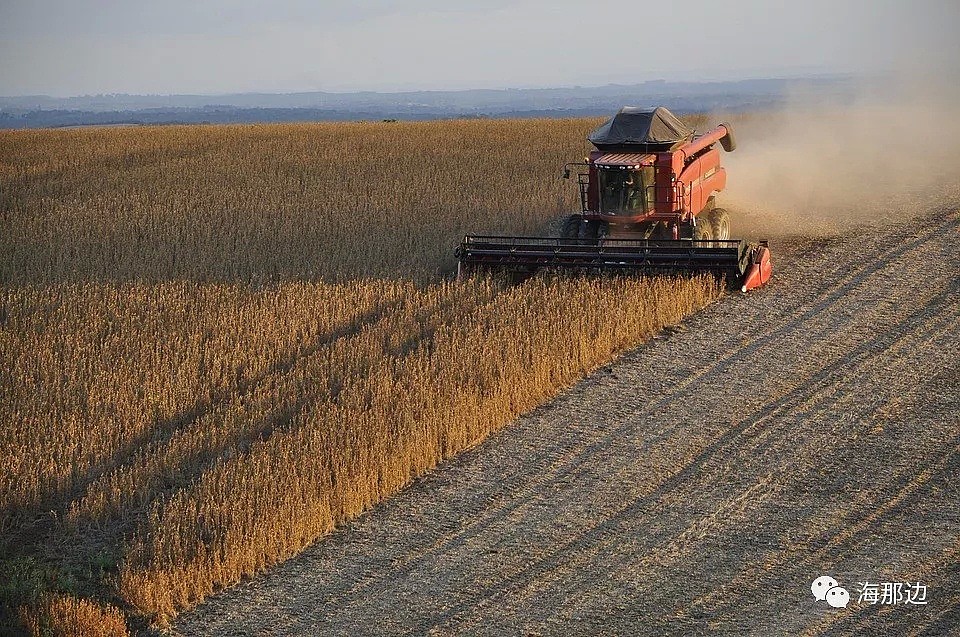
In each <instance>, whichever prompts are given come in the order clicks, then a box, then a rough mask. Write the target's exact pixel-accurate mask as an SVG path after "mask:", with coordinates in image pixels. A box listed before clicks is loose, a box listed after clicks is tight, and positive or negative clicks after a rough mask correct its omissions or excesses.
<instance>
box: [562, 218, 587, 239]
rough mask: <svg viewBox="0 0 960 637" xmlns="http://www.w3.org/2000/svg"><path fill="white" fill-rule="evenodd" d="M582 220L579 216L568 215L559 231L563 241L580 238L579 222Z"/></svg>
mask: <svg viewBox="0 0 960 637" xmlns="http://www.w3.org/2000/svg"><path fill="white" fill-rule="evenodd" d="M582 220H583V217H582V216H581V215H570V216H569V217H567V219H566V220H565V221H564V222H563V227H562V228H561V229H560V236H561V237H562V238H564V239H576V238H578V237H579V236H580V222H581V221H582Z"/></svg>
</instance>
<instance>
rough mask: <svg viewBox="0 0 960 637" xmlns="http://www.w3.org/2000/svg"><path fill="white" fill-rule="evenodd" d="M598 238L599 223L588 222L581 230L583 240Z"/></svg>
mask: <svg viewBox="0 0 960 637" xmlns="http://www.w3.org/2000/svg"><path fill="white" fill-rule="evenodd" d="M599 236H600V222H599V221H588V222H587V223H586V224H585V225H584V228H583V238H584V239H597V238H598V237H599Z"/></svg>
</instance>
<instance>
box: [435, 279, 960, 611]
mask: <svg viewBox="0 0 960 637" xmlns="http://www.w3.org/2000/svg"><path fill="white" fill-rule="evenodd" d="M957 291H958V290H956V289H948V290H947V291H946V292H944V293H942V294H940V295H938V296H936V297H934V299H932V300H931V302H930V303H928V304H927V305H924V306H922V307H920V308H917V309H916V310H914V311H913V312H911V313H910V314H909V315H908V317H907V318H906V319H904V320H903V321H901V322H900V323H899V324H898V325H897V326H896V328H895V329H894V333H895V334H896V337H895V338H894V339H893V340H892V342H890V343H889V347H888V349H892V348H893V347H894V346H897V347H900V348H907V347H910V346H913V345H914V344H913V342H912V340H915V339H911V338H910V337H911V336H915V334H913V331H912V329H910V328H912V327H914V326H915V324H916V320H917V318H918V317H923V316H925V315H927V314H928V313H929V312H931V311H936V310H938V309H941V308H943V307H946V306H948V303H949V302H950V301H952V300H955V299H957V298H958V294H957ZM958 315H960V313H958V312H956V311H955V312H954V313H953V314H952V315H950V316H948V317H946V318H942V319H941V320H940V321H939V322H940V323H948V322H955V321H956V318H957V316H958ZM933 329H936V326H933ZM921 338H922V336H921ZM890 340H891V339H890V332H885V333H883V334H880V335H878V336H877V337H876V338H875V339H873V340H872V341H869V342H867V343H865V344H863V345H861V346H859V347H858V348H857V349H856V350H854V351H853V352H851V353H849V354H848V355H847V356H846V357H845V358H847V360H846V361H845V363H846V364H847V365H849V368H850V369H851V370H852V371H853V372H854V373H857V372H860V371H861V370H860V367H861V366H862V367H866V368H869V367H870V366H875V364H876V363H877V361H876V359H872V358H866V354H867V353H869V352H872V351H874V349H875V347H876V345H877V343H880V342H883V341H890ZM857 380H858V379H857V378H850V377H846V376H838V375H837V374H835V373H834V372H833V371H832V370H830V369H824V370H822V371H821V372H820V373H818V374H816V375H815V376H814V377H812V378H810V379H807V380H806V381H805V382H804V383H803V384H802V385H801V386H800V387H798V388H797V389H796V390H794V392H791V395H789V396H786V397H784V398H783V399H781V400H780V401H778V402H777V403H776V404H774V405H771V406H769V407H765V408H763V409H761V410H759V412H757V413H756V414H755V415H753V416H751V417H748V418H747V419H746V420H745V422H744V424H743V425H741V426H738V427H735V428H732V429H730V430H728V432H726V433H725V434H724V435H723V436H721V438H720V439H718V440H717V441H716V443H714V444H711V445H709V446H708V447H707V448H706V449H705V450H704V451H703V453H702V454H701V455H700V456H698V457H697V459H696V460H695V461H694V462H693V463H690V464H688V465H687V466H685V467H683V468H682V469H681V470H680V471H679V472H677V473H675V474H674V475H672V476H671V477H670V479H669V480H668V481H667V482H665V483H662V484H661V485H660V486H658V488H657V489H655V490H654V491H653V492H651V493H650V494H648V495H644V496H641V498H638V499H637V500H635V501H634V502H633V503H631V504H630V505H629V506H628V507H625V508H624V509H623V510H622V511H620V512H619V513H617V514H614V515H613V516H611V517H610V518H608V519H607V520H605V521H604V523H603V524H602V525H599V526H598V527H595V528H593V529H590V530H589V531H588V532H587V533H584V534H582V535H580V536H578V537H576V538H574V539H573V540H571V541H570V542H569V543H568V544H566V545H564V546H562V547H560V548H559V549H558V550H556V551H553V552H550V553H549V554H548V555H547V556H546V557H545V558H544V559H543V560H541V561H540V562H538V563H537V564H535V565H534V566H532V567H530V568H529V569H528V571H527V572H524V573H522V574H521V575H522V577H519V576H518V577H516V578H512V579H511V580H508V581H507V582H503V583H500V584H498V585H497V588H496V590H493V591H491V592H490V593H489V594H488V595H487V596H486V597H481V598H480V599H479V600H473V601H472V602H471V606H470V607H469V610H471V611H472V612H473V614H474V616H475V617H477V619H478V620H479V619H480V616H479V615H478V611H480V610H482V609H483V608H484V607H485V606H487V605H491V604H496V603H497V602H498V601H499V600H501V599H503V598H505V597H507V596H516V594H517V593H518V591H520V590H522V589H524V588H527V587H531V586H535V585H536V584H537V582H539V581H542V580H546V579H549V575H550V574H551V573H552V571H555V570H557V569H559V568H563V569H567V570H571V569H576V568H577V567H578V565H580V564H581V563H586V562H589V561H591V560H592V559H594V558H595V556H596V555H598V554H602V553H603V552H604V551H606V550H608V549H610V548H611V547H612V545H613V544H615V543H616V542H618V541H619V538H620V537H622V533H621V532H620V530H619V529H618V525H619V523H620V522H621V521H622V518H624V517H633V516H636V515H640V514H649V513H650V512H651V509H652V507H653V505H655V504H656V503H657V501H658V500H660V499H661V497H663V496H666V495H668V494H670V493H672V492H673V491H674V490H675V489H677V488H680V487H682V486H684V485H688V484H690V483H696V482H695V481H697V479H698V478H701V476H703V474H704V471H705V470H706V468H707V466H708V465H710V464H712V463H715V456H720V457H722V456H723V455H726V456H727V458H728V459H729V458H730V456H731V455H733V453H743V452H747V453H748V454H749V455H750V456H751V457H755V455H756V454H757V453H761V454H762V455H761V457H765V456H766V455H768V454H769V453H770V452H771V451H775V450H777V448H778V447H786V446H790V445H793V444H794V443H795V442H796V438H797V436H798V435H799V434H800V433H801V432H803V431H804V430H802V429H798V430H795V431H794V435H793V437H792V438H783V437H779V436H775V435H774V432H776V433H777V434H780V433H782V432H781V431H780V430H777V429H774V428H767V429H761V430H760V433H759V434H758V435H757V436H755V437H752V438H750V439H748V440H746V441H744V442H747V443H748V445H747V446H741V445H740V442H741V440H740V439H741V438H744V437H745V436H746V435H747V434H748V432H749V431H750V430H753V429H757V428H759V427H760V426H761V425H763V424H764V423H766V422H767V421H769V420H770V419H771V418H772V417H773V416H775V415H777V414H781V413H784V412H786V411H787V410H797V409H799V408H800V407H801V406H802V405H803V404H804V403H809V404H810V405H811V406H810V407H809V408H806V409H805V412H804V413H811V412H812V411H813V410H814V409H815V408H816V407H817V406H818V403H821V402H823V401H826V400H830V399H832V401H831V402H830V404H828V405H826V406H819V409H820V410H821V411H827V410H828V409H829V407H830V406H833V405H834V404H836V403H838V402H840V401H841V400H843V396H842V395H839V392H840V390H841V389H842V388H843V386H844V385H851V384H853V383H856V382H857ZM828 389H830V390H831V391H832V395H831V396H824V395H823V394H824V392H825V391H827V390H828ZM808 430H809V428H808ZM771 438H772V440H770V439H771ZM768 441H769V444H766V443H767V442H768ZM764 446H766V449H762V448H763V447H764ZM804 451H806V454H805V455H796V456H794V457H793V458H791V459H790V465H791V466H790V467H789V470H790V471H791V472H792V473H794V474H795V473H797V472H799V471H800V470H802V469H803V467H802V466H799V465H801V463H802V462H803V461H805V460H807V459H808V458H809V456H810V454H812V453H816V448H811V447H810V446H807V447H805V448H804ZM730 462H732V460H728V461H727V464H726V465H722V464H721V465H720V466H718V468H717V469H716V470H715V471H711V472H710V474H711V475H712V474H718V475H722V474H724V473H729V471H730V466H729V464H730ZM763 464H765V466H773V467H775V468H774V469H772V470H771V471H770V472H768V473H767V474H766V475H764V476H762V477H760V478H759V480H758V481H757V483H756V484H754V485H752V486H750V487H748V488H747V489H746V491H744V492H743V494H742V495H740V496H738V497H737V498H735V499H734V500H732V501H729V502H722V503H721V506H720V509H719V510H718V511H717V514H716V515H715V516H713V517H711V518H700V519H697V520H694V521H693V522H692V524H691V525H690V526H688V527H687V528H686V529H684V530H682V531H680V532H679V535H677V537H676V538H675V539H672V540H671V539H669V538H666V539H665V540H664V541H663V542H662V543H661V542H659V541H654V542H653V546H654V548H653V549H652V550H651V552H650V553H649V554H648V555H647V556H646V558H645V560H644V561H643V562H641V563H637V564H634V566H641V567H642V565H643V563H644V562H646V563H650V562H656V563H659V564H661V565H662V564H665V563H667V562H668V561H671V560H675V559H676V558H678V557H679V556H680V555H681V553H680V552H679V551H682V550H683V543H684V541H685V540H687V539H688V538H689V537H695V536H696V535H697V534H698V533H702V532H703V531H704V529H705V528H707V526H710V525H714V526H722V525H723V524H724V523H726V522H728V521H729V519H728V516H731V515H733V514H735V513H743V512H744V511H745V509H746V508H747V507H748V506H749V505H753V504H758V503H761V502H763V501H764V499H765V498H766V497H769V496H770V495H772V494H771V493H756V491H757V489H758V488H759V487H761V486H768V485H770V484H771V483H772V482H773V481H774V480H773V479H774V473H776V474H777V480H776V481H777V482H782V481H784V479H785V478H784V474H785V473H786V471H787V470H788V467H786V466H784V465H783V464H782V463H781V464H775V463H769V464H768V463H763ZM701 479H702V478H701ZM614 480H616V477H615V478H614ZM693 490H694V493H693V494H690V497H696V489H693ZM702 493H706V492H702ZM748 496H749V497H748ZM731 504H736V505H737V506H735V507H734V506H731ZM720 513H723V514H724V515H723V516H720V515H719V514H720ZM687 548H689V547H687ZM590 594H592V591H590V592H584V595H590ZM566 601H567V602H568V603H569V602H575V601H577V596H574V597H573V598H572V599H569V600H566ZM466 610H468V606H463V607H460V608H457V609H453V610H451V611H449V612H448V613H447V614H446V615H445V617H443V618H441V620H447V621H449V620H451V619H453V618H455V617H456V616H457V615H458V614H461V613H463V612H465V611H466ZM470 626H471V624H470V623H469V622H468V623H466V624H458V625H457V628H458V629H462V628H464V627H470ZM428 628H430V626H427V625H422V626H420V627H418V629H420V630H426V629H428ZM444 628H446V627H445V626H444Z"/></svg>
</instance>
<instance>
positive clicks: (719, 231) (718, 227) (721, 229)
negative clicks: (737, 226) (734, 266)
mask: <svg viewBox="0 0 960 637" xmlns="http://www.w3.org/2000/svg"><path fill="white" fill-rule="evenodd" d="M710 225H711V227H712V228H713V238H714V239H718V240H720V241H728V240H729V239H730V213H728V212H727V211H726V210H725V209H724V208H714V209H713V210H711V211H710Z"/></svg>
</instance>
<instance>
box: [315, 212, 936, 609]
mask: <svg viewBox="0 0 960 637" xmlns="http://www.w3.org/2000/svg"><path fill="white" fill-rule="evenodd" d="M950 225H952V222H951V221H950V220H943V221H942V222H941V223H939V224H933V225H930V226H927V227H926V228H925V229H924V230H923V231H921V232H919V233H917V234H916V236H915V237H914V238H913V239H912V240H911V241H908V242H907V243H898V244H892V243H891V244H887V245H888V247H886V249H883V250H881V251H880V252H879V253H878V254H877V256H876V257H875V258H864V259H863V260H862V261H859V262H858V263H857V265H856V267H852V268H845V269H844V271H845V275H844V276H843V277H842V278H841V279H840V281H839V283H838V284H837V285H839V286H840V287H831V288H829V289H828V290H826V291H825V292H824V293H823V294H822V295H821V296H820V297H819V298H818V299H816V301H815V302H814V303H812V304H811V306H810V307H803V306H801V307H800V308H798V309H796V310H795V311H794V314H793V315H792V316H791V317H790V320H789V321H788V322H787V323H785V324H773V325H768V324H767V323H765V322H759V323H757V324H755V325H754V326H752V329H750V330H748V331H747V334H748V335H749V336H751V337H752V338H751V340H750V341H749V343H748V344H746V345H744V346H743V347H740V348H734V349H730V350H727V351H726V352H725V353H724V355H723V357H721V358H720V359H719V360H716V361H714V362H711V363H709V364H707V365H705V366H703V367H701V368H699V369H697V370H695V371H694V373H692V374H690V375H689V376H687V377H686V378H685V379H684V380H682V381H681V382H679V383H677V384H676V385H675V386H673V387H672V388H671V389H668V390H667V391H665V392H662V393H660V396H661V397H660V398H659V399H657V400H655V401H653V402H652V403H650V404H647V405H644V406H643V407H642V408H640V409H642V410H643V411H647V412H654V411H657V410H660V409H665V408H668V407H669V406H670V405H671V404H672V403H675V402H676V401H677V399H678V396H680V395H681V394H683V393H684V392H685V391H686V390H688V389H689V388H690V387H692V386H695V385H696V384H697V383H699V382H702V381H703V379H705V378H707V377H710V376H717V375H722V374H723V373H725V372H727V371H729V370H730V369H731V367H732V366H733V365H734V364H736V362H737V361H738V359H740V358H742V357H744V356H748V355H754V354H757V353H760V352H762V350H763V348H764V347H765V346H767V345H769V344H770V343H773V342H775V341H776V339H777V338H778V337H780V336H782V335H783V334H786V333H789V332H790V331H791V330H794V329H796V328H797V326H798V325H800V324H802V323H803V322H804V321H809V320H811V319H813V318H815V317H816V316H817V315H818V314H820V313H822V312H825V311H827V309H828V308H829V307H831V306H833V305H834V304H836V303H837V302H839V301H841V300H842V299H844V298H846V297H847V296H848V295H849V294H851V293H852V292H853V291H855V290H856V289H857V288H858V287H860V286H861V285H863V283H864V282H865V281H867V280H868V279H869V277H870V276H871V275H872V274H875V273H876V272H877V271H879V270H880V269H882V268H883V267H884V266H885V265H886V264H887V262H889V261H890V260H893V259H897V258H901V257H903V256H905V255H907V254H909V253H911V252H913V251H915V250H917V249H919V248H922V247H923V246H924V245H926V244H927V243H929V242H930V241H931V240H933V239H935V238H937V237H938V236H939V235H940V233H941V232H943V230H944V229H945V228H947V227H949V226H950ZM911 229H912V228H911ZM765 328H766V329H765ZM820 338H824V339H825V338H827V336H826V335H822V336H821V337H820ZM640 409H638V410H637V411H640ZM634 413H636V412H634ZM632 427H633V425H632V424H629V423H628V424H627V425H625V426H623V427H621V428H618V429H616V430H614V431H613V432H605V433H606V435H604V436H603V437H601V438H599V439H595V440H593V441H590V440H585V441H582V442H579V444H578V441H576V440H575V439H573V440H568V441H567V450H566V452H563V453H560V454H559V455H557V456H553V458H554V460H553V462H551V463H550V464H549V465H548V466H547V467H541V468H539V469H538V470H537V472H536V475H537V476H538V477H537V478H535V479H534V480H529V475H530V472H529V468H528V467H524V468H523V473H515V474H512V475H511V476H509V477H507V476H504V477H502V479H501V484H503V485H504V486H505V485H506V484H509V483H512V484H516V482H517V481H518V479H519V480H521V481H523V485H522V486H523V489H522V493H536V492H538V491H545V490H546V491H549V490H550V489H551V488H552V487H553V486H555V485H556V484H558V483H560V482H563V481H565V480H569V479H570V478H571V476H573V475H575V474H576V472H577V469H578V467H579V466H580V464H581V463H583V462H585V461H586V460H587V459H588V458H589V457H590V456H593V455H595V454H596V453H597V452H598V451H600V450H601V449H603V448H605V447H606V446H608V445H609V444H610V442H611V441H613V440H616V439H617V438H619V437H620V436H622V435H623V434H624V432H625V430H627V429H630V428H632ZM666 433H667V434H670V433H673V431H672V430H671V431H668V432H666ZM543 453H544V456H545V457H547V458H550V457H551V455H552V454H551V453H550V451H546V450H545V451H544V452H543ZM505 488H506V486H505ZM520 493H521V492H520V491H514V492H512V493H511V498H510V499H505V500H504V506H503V507H502V508H501V509H499V510H494V511H490V510H489V509H487V508H483V509H481V510H480V511H482V512H483V513H484V515H482V516H481V515H480V511H477V512H475V513H474V517H473V519H472V520H470V521H469V522H467V523H465V524H462V525H459V526H457V527H456V528H454V529H451V530H450V532H449V533H448V534H445V535H443V536H441V537H440V538H437V539H436V540H435V541H434V543H433V544H432V546H431V547H430V548H429V549H428V550H427V551H425V552H423V553H418V554H415V555H411V556H409V558H408V559H407V560H406V561H404V560H401V561H400V563H393V564H391V568H392V569H394V571H395V572H396V574H397V576H404V575H405V574H409V573H411V572H413V571H414V570H416V569H417V568H418V566H419V565H420V564H422V563H425V562H427V561H429V560H430V559H431V556H432V555H433V554H436V553H439V552H442V551H443V550H444V549H445V548H447V547H448V546H450V545H452V544H454V543H461V542H464V541H469V540H470V539H472V538H474V537H477V536H479V535H481V534H483V533H485V532H487V530H488V529H489V528H490V527H491V526H493V525H495V524H498V523H499V522H501V521H502V520H503V519H506V518H508V517H509V516H510V515H511V514H513V513H515V512H516V511H517V510H518V509H520V508H522V507H523V506H524V505H525V504H526V500H525V499H522V498H520ZM377 582H380V583H381V584H388V583H386V582H382V581H380V580H379V579H365V580H362V581H360V582H358V583H357V584H356V586H354V587H353V588H351V589H349V590H345V591H342V594H343V596H344V597H353V596H356V595H358V594H360V593H361V592H363V593H364V594H369V595H382V594H386V590H387V588H388V587H389V586H388V585H385V586H381V587H380V588H371V587H373V586H374V585H375V584H376V583H377ZM336 602H337V600H336V599H332V600H331V603H336Z"/></svg>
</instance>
